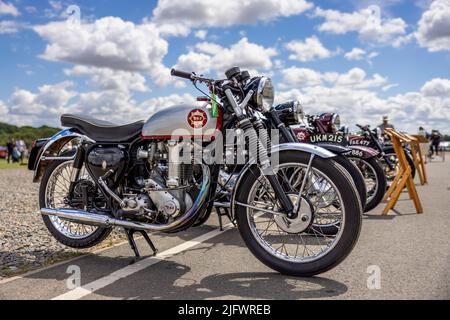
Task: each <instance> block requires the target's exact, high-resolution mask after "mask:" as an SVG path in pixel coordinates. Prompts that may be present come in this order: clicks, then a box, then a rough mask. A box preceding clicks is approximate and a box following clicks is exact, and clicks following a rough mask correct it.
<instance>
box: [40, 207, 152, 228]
mask: <svg viewBox="0 0 450 320" xmlns="http://www.w3.org/2000/svg"><path fill="white" fill-rule="evenodd" d="M41 214H42V215H43V216H53V217H58V218H61V219H64V220H67V221H70V222H73V223H79V224H86V225H90V226H99V227H123V228H126V229H134V230H142V231H160V230H158V229H159V228H155V226H152V225H150V224H145V223H138V222H132V221H125V220H119V219H115V218H111V217H108V216H104V215H101V214H95V213H90V212H86V211H79V210H72V209H48V208H42V209H41Z"/></svg>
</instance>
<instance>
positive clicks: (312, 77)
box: [281, 67, 323, 88]
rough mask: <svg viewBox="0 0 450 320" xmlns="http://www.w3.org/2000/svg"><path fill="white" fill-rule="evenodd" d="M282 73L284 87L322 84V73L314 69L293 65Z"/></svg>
mask: <svg viewBox="0 0 450 320" xmlns="http://www.w3.org/2000/svg"><path fill="white" fill-rule="evenodd" d="M281 73H282V75H283V81H284V84H283V86H284V87H294V88H300V87H303V86H315V85H319V84H322V78H323V76H322V74H321V73H320V72H317V71H315V70H312V69H307V68H297V67H291V68H288V69H285V70H283V71H282V72H281Z"/></svg>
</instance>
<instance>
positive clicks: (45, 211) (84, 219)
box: [41, 165, 211, 232]
mask: <svg viewBox="0 0 450 320" xmlns="http://www.w3.org/2000/svg"><path fill="white" fill-rule="evenodd" d="M202 170H203V182H202V188H201V190H200V192H199V196H198V197H197V200H196V201H195V203H194V205H193V206H192V208H190V209H189V210H188V211H187V212H186V213H185V214H184V215H183V216H182V217H181V218H179V219H177V220H175V221H173V222H172V223H170V224H168V225H154V224H148V223H139V222H133V221H126V220H119V219H116V218H112V217H109V216H104V215H101V214H96V213H90V212H86V211H81V210H73V209H49V208H42V209H41V214H42V215H43V216H50V217H51V216H54V217H58V218H61V219H64V220H68V221H71V222H73V223H79V224H85V225H90V226H99V227H122V228H125V229H134V230H137V231H150V232H170V231H173V230H176V229H179V228H182V227H183V226H184V225H188V224H189V223H190V222H191V220H192V219H194V218H195V219H196V218H198V216H197V214H198V212H199V210H200V209H201V208H202V206H203V204H204V203H205V202H206V200H207V198H208V196H209V188H210V186H211V182H210V172H209V168H208V167H207V166H206V165H202Z"/></svg>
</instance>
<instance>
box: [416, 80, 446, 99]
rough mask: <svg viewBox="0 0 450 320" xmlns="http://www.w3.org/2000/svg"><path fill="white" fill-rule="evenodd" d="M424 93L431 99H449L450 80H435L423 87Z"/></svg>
mask: <svg viewBox="0 0 450 320" xmlns="http://www.w3.org/2000/svg"><path fill="white" fill-rule="evenodd" d="M422 93H423V94H424V95H425V96H430V97H446V96H447V97H448V96H450V80H449V79H442V78H435V79H432V80H430V81H428V82H427V83H425V85H424V86H423V87H422Z"/></svg>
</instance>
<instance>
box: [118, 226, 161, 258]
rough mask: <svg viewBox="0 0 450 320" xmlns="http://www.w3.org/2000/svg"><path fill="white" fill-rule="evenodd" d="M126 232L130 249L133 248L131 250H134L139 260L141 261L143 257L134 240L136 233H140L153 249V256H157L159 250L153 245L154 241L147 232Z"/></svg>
mask: <svg viewBox="0 0 450 320" xmlns="http://www.w3.org/2000/svg"><path fill="white" fill-rule="evenodd" d="M125 232H126V234H127V237H128V242H129V243H130V247H131V249H133V251H134V254H135V255H136V258H137V259H139V258H140V257H141V255H140V253H139V249H138V247H137V245H136V241H135V240H134V234H135V233H140V234H141V235H142V236H143V237H144V239H145V241H147V243H148V245H149V246H150V249H152V251H153V256H156V254H157V253H158V249H156V247H155V245H154V244H153V242H152V240H151V239H150V237H149V236H148V234H147V232H145V231H143V230H134V229H125Z"/></svg>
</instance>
